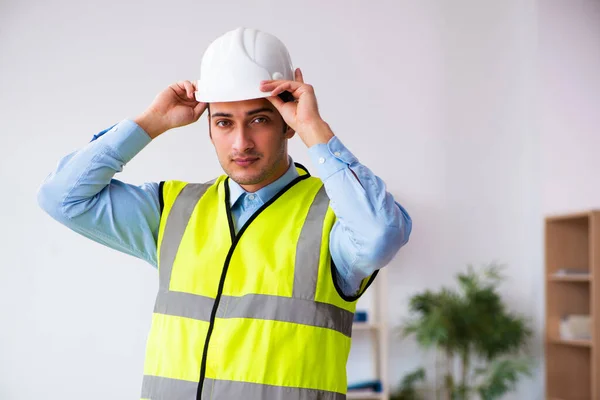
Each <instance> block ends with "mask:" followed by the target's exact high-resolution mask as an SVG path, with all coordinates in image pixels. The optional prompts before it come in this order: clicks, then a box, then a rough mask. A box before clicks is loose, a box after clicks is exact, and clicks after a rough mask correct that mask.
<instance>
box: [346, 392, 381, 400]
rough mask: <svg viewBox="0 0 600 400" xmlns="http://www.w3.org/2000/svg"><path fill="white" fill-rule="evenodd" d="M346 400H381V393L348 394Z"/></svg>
mask: <svg viewBox="0 0 600 400" xmlns="http://www.w3.org/2000/svg"><path fill="white" fill-rule="evenodd" d="M346 398H347V399H348V400H350V399H352V400H370V399H383V398H384V394H383V393H352V392H348V393H347V395H346Z"/></svg>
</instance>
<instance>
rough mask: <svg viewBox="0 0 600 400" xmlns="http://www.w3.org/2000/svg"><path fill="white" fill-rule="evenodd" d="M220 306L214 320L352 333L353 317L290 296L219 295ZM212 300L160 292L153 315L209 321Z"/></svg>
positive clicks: (327, 306)
mask: <svg viewBox="0 0 600 400" xmlns="http://www.w3.org/2000/svg"><path fill="white" fill-rule="evenodd" d="M221 303H222V304H223V307H220V308H219V309H218V310H217V315H216V317H217V318H253V319H267V320H273V321H283V322H294V323H297V324H303V325H310V326H317V327H321V328H328V329H333V330H336V331H338V332H340V333H342V334H344V335H346V336H348V337H350V336H351V334H352V320H353V318H354V314H352V313H351V312H350V311H347V310H344V309H341V308H339V307H336V306H334V305H332V304H326V303H318V302H313V301H306V300H304V299H295V298H290V297H280V296H269V295H261V294H249V295H246V296H241V297H235V296H221ZM213 304H214V299H211V298H210V297H204V296H198V295H194V294H190V293H181V292H164V293H159V296H158V298H157V301H156V306H155V308H154V312H156V313H160V314H166V315H173V316H178V317H186V318H193V319H197V320H200V321H206V322H208V321H210V312H211V310H212V307H213Z"/></svg>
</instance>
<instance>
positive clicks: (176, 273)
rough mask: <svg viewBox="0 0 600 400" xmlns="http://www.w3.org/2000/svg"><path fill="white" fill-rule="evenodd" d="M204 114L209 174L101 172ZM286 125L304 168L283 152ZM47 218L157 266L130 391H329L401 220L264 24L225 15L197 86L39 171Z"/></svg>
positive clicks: (403, 229) (298, 395)
mask: <svg viewBox="0 0 600 400" xmlns="http://www.w3.org/2000/svg"><path fill="white" fill-rule="evenodd" d="M205 111H206V112H207V114H208V122H209V132H210V138H211V141H212V143H213V145H214V147H215V150H216V153H217V156H218V159H219V162H220V164H221V166H222V168H223V170H224V172H225V174H224V175H222V176H220V177H218V178H216V179H215V180H213V181H210V182H208V183H205V184H192V183H187V182H181V181H176V180H171V181H166V182H161V183H148V184H144V185H142V186H134V185H131V184H127V183H124V182H121V181H118V180H116V179H113V176H114V175H115V173H117V172H120V171H121V170H122V167H123V165H125V164H126V163H127V162H129V161H130V160H131V159H132V158H133V157H134V156H135V155H136V154H137V153H138V152H139V151H141V150H142V149H143V148H144V147H145V146H146V145H147V144H148V143H149V142H150V141H152V140H153V139H155V138H156V137H158V136H159V135H161V134H163V133H164V132H166V131H168V130H170V129H173V128H177V127H180V126H185V125H188V124H191V123H193V122H196V121H197V120H198V119H199V118H200V116H201V115H202V114H203V113H204V112H205ZM296 133H297V134H298V135H299V136H300V138H301V139H302V141H303V142H304V143H305V144H306V146H307V147H308V151H309V154H310V157H311V158H312V160H313V161H314V163H315V165H316V167H317V172H318V175H319V177H320V179H318V178H316V177H313V176H311V174H310V173H309V172H308V170H307V169H306V168H305V167H304V166H302V165H300V164H296V163H294V162H293V160H292V158H291V157H290V156H289V155H288V150H287V143H288V140H289V139H291V138H292V137H293V136H294V134H296ZM38 197H39V199H38V201H39V203H40V205H41V207H42V208H43V209H44V210H46V212H48V213H49V214H50V215H51V216H52V217H53V218H55V219H57V220H58V221H60V222H61V223H63V224H65V225H66V226H68V227H69V228H71V229H72V230H74V231H76V232H79V233H81V234H83V235H85V236H86V237H89V238H91V239H93V240H95V241H98V242H100V243H102V244H105V245H107V246H110V247H112V248H114V249H117V250H120V251H123V252H125V253H128V254H131V255H134V256H136V257H139V258H142V259H144V260H147V261H148V262H149V263H151V264H152V265H154V266H157V267H158V270H159V293H158V295H157V299H156V305H155V309H154V313H153V318H152V327H151V330H150V333H149V336H148V342H147V354H146V363H145V367H144V380H143V385H142V386H143V387H142V398H144V399H153V400H157V399H169V400H173V399H182V400H183V399H185V400H192V399H215V400H216V399H241V398H243V399H249V400H254V399H286V400H287V399H307V400H312V399H344V398H345V393H346V385H347V382H346V362H347V357H348V352H349V350H350V336H351V330H352V320H353V315H354V311H355V307H356V301H357V299H358V298H359V296H360V295H361V294H362V293H364V291H365V290H366V288H367V287H368V285H369V284H370V283H371V282H372V280H373V279H374V278H375V275H376V274H377V271H378V270H379V269H380V268H382V267H384V266H385V265H386V264H388V263H389V261H390V260H391V259H392V257H394V255H395V254H396V253H397V252H398V250H399V249H400V248H401V247H402V246H403V245H404V244H405V243H406V242H407V241H408V238H409V235H410V231H411V224H412V222H411V219H410V217H409V216H408V214H407V213H406V211H405V210H404V209H403V208H402V207H401V206H400V205H399V204H398V203H396V202H395V201H394V199H393V197H392V196H391V195H390V194H389V193H387V192H386V190H385V185H384V183H383V182H382V181H381V180H380V179H379V178H378V177H377V176H375V175H374V174H373V173H372V172H371V171H370V170H369V169H368V168H366V167H365V166H364V165H362V164H360V163H359V162H358V160H357V159H356V158H355V157H354V155H353V154H352V153H350V151H349V150H348V149H346V148H345V147H344V146H343V144H342V143H341V141H340V140H339V139H338V138H337V137H336V136H335V135H334V134H333V132H332V131H331V129H330V128H329V125H328V124H327V123H326V122H325V121H323V119H322V118H321V117H320V114H319V110H318V107H317V100H316V97H315V92H314V89H313V87H312V86H310V85H308V84H306V83H304V80H303V76H302V73H301V71H300V70H299V69H297V70H294V69H293V68H292V64H291V61H290V57H289V54H288V52H287V49H286V48H285V46H284V45H283V44H282V43H281V42H280V41H279V40H278V39H277V38H275V37H274V36H272V35H269V34H267V33H264V32H260V31H257V30H253V29H243V28H239V29H236V30H234V31H231V32H228V33H226V34H225V35H223V36H221V37H220V38H218V39H217V40H215V41H214V42H213V43H212V44H211V45H210V46H209V48H208V49H207V51H206V53H205V55H204V57H203V59H202V65H201V78H200V80H199V81H198V82H197V83H192V82H190V81H181V82H178V83H176V84H173V85H171V86H169V87H168V88H167V89H165V90H164V91H163V92H161V93H160V94H159V95H158V96H157V97H156V98H155V99H154V101H153V102H152V104H151V105H150V106H149V107H148V109H147V110H146V111H145V112H144V113H142V114H141V115H139V116H138V117H137V118H135V119H133V120H128V119H127V120H124V121H121V122H120V123H118V124H117V125H115V126H113V127H112V128H110V129H109V130H107V131H103V132H101V134H99V135H96V136H95V137H94V139H93V141H92V142H91V143H89V144H88V145H87V146H85V147H83V148H82V149H81V150H79V151H77V152H75V153H73V154H70V155H68V156H66V157H65V158H64V159H63V160H62V161H61V162H60V163H59V165H58V168H57V169H56V171H54V172H53V173H52V174H50V176H49V177H48V178H47V180H46V181H45V182H44V183H43V185H42V187H41V189H40V191H39V195H38Z"/></svg>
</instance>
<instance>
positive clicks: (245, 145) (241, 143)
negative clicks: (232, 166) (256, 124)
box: [233, 126, 254, 153]
mask: <svg viewBox="0 0 600 400" xmlns="http://www.w3.org/2000/svg"><path fill="white" fill-rule="evenodd" d="M234 135H235V137H234V140H233V150H235V151H236V152H238V153H245V152H247V151H248V150H250V149H252V148H254V142H253V141H252V137H251V136H250V132H249V130H248V129H247V128H246V127H245V126H239V127H238V128H237V129H236V130H235V132H234Z"/></svg>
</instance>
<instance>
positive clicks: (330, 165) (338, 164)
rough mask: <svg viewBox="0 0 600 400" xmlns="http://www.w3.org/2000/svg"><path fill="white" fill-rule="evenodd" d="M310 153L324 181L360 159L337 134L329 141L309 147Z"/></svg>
mask: <svg viewBox="0 0 600 400" xmlns="http://www.w3.org/2000/svg"><path fill="white" fill-rule="evenodd" d="M308 154H309V156H310V158H311V161H312V162H313V164H314V165H315V168H316V169H317V174H318V176H319V177H320V178H321V179H322V180H323V181H326V180H327V179H328V178H329V177H330V176H332V175H333V174H335V173H336V172H339V171H340V170H342V169H345V168H348V167H349V166H351V165H352V164H354V163H356V162H357V161H358V159H357V158H356V157H355V156H354V154H352V153H351V152H350V151H349V150H348V149H347V148H346V147H345V146H344V145H343V144H342V142H341V141H340V140H339V139H338V138H337V136H334V137H333V138H331V139H330V140H329V142H328V143H321V144H316V145H314V146H312V147H311V148H309V149H308Z"/></svg>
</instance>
